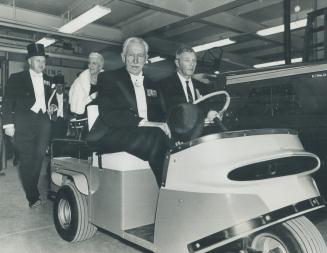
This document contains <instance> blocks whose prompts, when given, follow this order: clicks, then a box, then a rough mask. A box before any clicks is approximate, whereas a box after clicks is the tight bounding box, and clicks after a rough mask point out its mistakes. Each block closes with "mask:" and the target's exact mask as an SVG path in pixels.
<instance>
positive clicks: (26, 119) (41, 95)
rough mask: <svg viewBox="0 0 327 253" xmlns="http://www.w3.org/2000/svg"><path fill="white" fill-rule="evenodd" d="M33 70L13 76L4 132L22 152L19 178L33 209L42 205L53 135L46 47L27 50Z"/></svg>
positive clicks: (6, 99) (5, 102)
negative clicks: (42, 179)
mask: <svg viewBox="0 0 327 253" xmlns="http://www.w3.org/2000/svg"><path fill="white" fill-rule="evenodd" d="M27 51H28V64H29V69H28V70H26V71H22V72H18V73H15V74H12V75H11V76H10V78H9V80H8V84H7V87H6V89H5V96H4V100H3V111H2V112H3V128H4V130H5V134H6V135H8V136H10V137H13V138H14V145H15V147H16V149H17V150H18V152H19V160H20V165H19V174H20V177H21V181H22V185H23V188H24V191H25V194H26V198H27V200H28V202H29V206H30V207H31V208H34V207H37V206H39V205H40V204H41V201H40V193H39V191H38V188H37V185H38V180H39V176H40V170H41V166H42V161H43V158H44V156H45V152H46V148H47V145H48V140H49V135H50V119H49V115H48V113H50V112H49V111H48V108H47V101H48V99H49V98H50V95H51V93H52V87H51V80H50V78H49V76H47V75H46V74H44V73H43V70H44V69H45V62H46V55H45V52H44V47H43V45H42V44H30V45H28V46H27Z"/></svg>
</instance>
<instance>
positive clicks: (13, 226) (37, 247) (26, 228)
mask: <svg viewBox="0 0 327 253" xmlns="http://www.w3.org/2000/svg"><path fill="white" fill-rule="evenodd" d="M5 173H6V175H5V176H1V177H0V194H1V195H0V252H1V253H58V252H60V253H72V252H74V253H90V252H96V253H108V252H112V253H116V252H117V253H139V252H146V251H141V250H139V249H136V248H134V247H132V245H127V244H126V243H125V242H123V241H121V240H119V239H118V238H115V237H113V236H112V235H108V234H105V233H103V232H99V231H98V232H97V234H96V235H95V236H94V237H93V238H92V239H90V240H88V241H84V242H79V243H68V242H66V241H64V240H62V239H61V238H60V237H59V235H58V234H57V232H56V229H55V227H54V224H53V220H52V202H51V201H50V200H47V198H46V190H45V189H46V187H47V181H46V174H45V170H44V171H42V173H41V177H40V184H39V188H40V189H42V190H41V199H42V202H43V203H42V206H41V207H40V208H36V209H30V208H29V207H28V202H27V201H26V199H25V194H24V192H23V190H22V186H21V183H20V181H19V177H18V172H17V169H16V168H15V167H13V166H12V163H11V161H8V168H7V169H6V170H5Z"/></svg>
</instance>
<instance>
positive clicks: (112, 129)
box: [91, 37, 170, 186]
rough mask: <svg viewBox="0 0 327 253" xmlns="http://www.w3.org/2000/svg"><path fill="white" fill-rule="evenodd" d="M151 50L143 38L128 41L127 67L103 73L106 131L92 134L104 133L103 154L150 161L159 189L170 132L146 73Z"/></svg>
mask: <svg viewBox="0 0 327 253" xmlns="http://www.w3.org/2000/svg"><path fill="white" fill-rule="evenodd" d="M148 50H149V46H148V44H147V43H146V42H145V41H144V40H143V39H141V38H136V37H132V38H129V39H127V40H126V41H125V43H124V45H123V51H122V54H121V56H122V60H123V62H124V63H125V65H126V66H125V68H122V69H119V70H116V71H105V72H102V73H100V75H99V76H98V86H99V93H98V105H99V115H100V116H99V118H98V120H101V121H102V122H103V123H104V125H105V126H106V129H105V131H101V129H100V128H99V127H95V129H94V131H93V132H94V133H95V134H99V133H100V132H102V134H100V135H98V136H97V138H96V139H97V140H98V145H100V146H101V147H102V150H103V152H118V151H126V152H128V153H130V154H133V155H135V156H137V157H139V158H141V159H143V160H146V161H149V164H150V166H151V168H152V170H153V172H154V175H155V177H156V180H157V183H158V185H159V186H160V185H161V175H162V169H163V168H162V167H163V163H164V159H165V153H166V150H167V148H168V145H169V138H168V136H169V135H170V132H169V129H168V127H167V124H166V123H164V122H163V112H162V107H161V103H160V99H159V94H158V92H157V90H156V88H155V86H154V85H153V82H152V81H151V80H150V79H149V78H147V77H146V76H145V75H144V73H143V66H144V64H145V63H146V61H147V58H148ZM97 125H98V124H97V122H96V123H95V126H97ZM91 133H92V131H91Z"/></svg>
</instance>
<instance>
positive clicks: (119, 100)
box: [98, 68, 163, 127]
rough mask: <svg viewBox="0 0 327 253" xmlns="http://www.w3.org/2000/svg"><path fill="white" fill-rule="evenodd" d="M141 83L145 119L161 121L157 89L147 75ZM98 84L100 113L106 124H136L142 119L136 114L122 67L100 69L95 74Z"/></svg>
mask: <svg viewBox="0 0 327 253" xmlns="http://www.w3.org/2000/svg"><path fill="white" fill-rule="evenodd" d="M143 85H144V89H145V95H146V100H147V109H148V120H149V121H163V111H162V107H161V103H160V99H159V92H158V91H157V89H156V87H155V86H154V84H153V82H152V81H151V80H150V79H148V78H147V77H146V76H145V77H144V81H143ZM98 87H99V94H98V106H99V114H100V117H101V118H102V120H103V121H104V122H105V124H106V125H107V126H109V127H131V126H138V124H139V122H140V121H141V120H142V118H140V117H139V115H138V110H137V103H136V96H135V91H134V87H133V83H132V80H131V78H130V75H129V73H128V72H127V70H126V69H125V68H123V69H119V70H116V71H105V72H102V73H101V74H100V75H99V76H98Z"/></svg>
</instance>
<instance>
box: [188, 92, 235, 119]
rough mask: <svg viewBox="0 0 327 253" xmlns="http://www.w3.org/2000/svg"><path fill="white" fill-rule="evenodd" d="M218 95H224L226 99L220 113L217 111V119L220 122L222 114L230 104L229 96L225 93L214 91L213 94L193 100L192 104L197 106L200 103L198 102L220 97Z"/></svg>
mask: <svg viewBox="0 0 327 253" xmlns="http://www.w3.org/2000/svg"><path fill="white" fill-rule="evenodd" d="M220 95H225V97H226V102H225V104H224V106H223V108H222V109H221V110H220V111H218V118H219V120H220V121H222V119H223V116H224V112H225V111H226V110H227V109H228V107H229V104H230V96H229V94H228V92H227V91H223V90H222V91H215V92H212V93H209V94H207V95H205V96H202V97H201V98H199V99H197V100H195V101H194V102H193V104H198V103H200V102H202V101H204V100H207V99H208V98H211V97H215V96H220Z"/></svg>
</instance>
